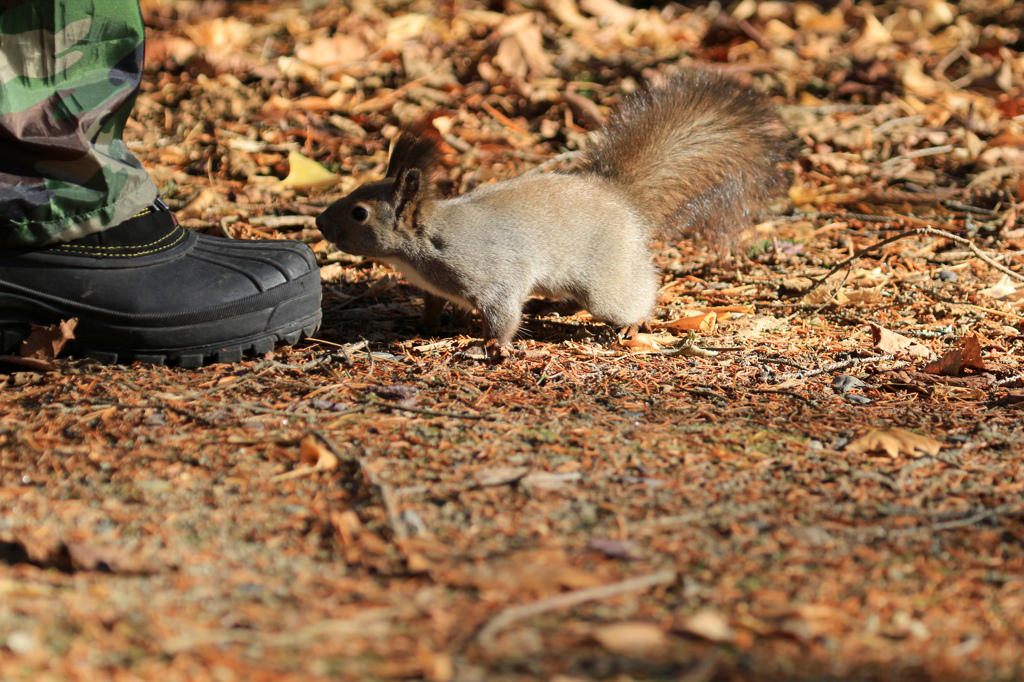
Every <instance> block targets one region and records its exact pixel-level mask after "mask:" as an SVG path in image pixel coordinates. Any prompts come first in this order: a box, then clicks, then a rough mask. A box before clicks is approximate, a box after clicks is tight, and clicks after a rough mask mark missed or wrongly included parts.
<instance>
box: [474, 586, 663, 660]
mask: <svg viewBox="0 0 1024 682" xmlns="http://www.w3.org/2000/svg"><path fill="white" fill-rule="evenodd" d="M676 577H677V574H676V572H675V571H660V572H658V573H651V574H650V575H642V576H639V577H636V578H629V579H628V580H623V581H621V582H617V583H612V584H611V585H602V586H600V587H590V588H587V589H584V590H575V591H573V592H567V593H565V594H559V595H556V596H554V597H550V598H548V599H541V600H540V601H535V602H533V603H532V604H523V605H522V606H511V607H509V608H507V609H505V610H504V611H502V612H501V613H499V614H498V615H497V616H495V617H494V618H492V619H491V620H490V621H489V622H488V623H487V624H486V625H484V626H483V628H481V630H480V632H479V633H478V634H477V642H478V643H479V644H480V645H481V646H483V647H485V648H489V647H491V646H492V645H493V644H494V639H495V637H496V636H497V634H498V633H499V632H501V631H502V630H504V629H505V628H507V627H508V626H509V625H512V624H513V623H515V622H517V621H520V620H523V619H524V618H531V617H533V616H539V615H540V614H542V613H547V612H548V611H555V610H557V609H564V608H569V607H572V606H577V605H579V604H582V603H584V602H588V601H597V600H599V599H609V598H611V597H617V596H619V595H621V594H628V593H630V592H641V591H644V590H647V589H649V588H651V587H655V586H656V585H670V584H672V583H674V582H675V581H676Z"/></svg>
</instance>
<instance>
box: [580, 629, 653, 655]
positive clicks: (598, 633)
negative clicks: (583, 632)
mask: <svg viewBox="0 0 1024 682" xmlns="http://www.w3.org/2000/svg"><path fill="white" fill-rule="evenodd" d="M590 635H591V636H592V637H593V638H594V639H596V640H597V642H598V644H600V645H601V646H603V647H604V648H605V649H607V650H608V651H610V652H612V653H613V654H624V655H632V656H635V655H640V654H644V653H647V652H650V651H652V650H654V649H657V648H659V647H661V646H664V644H665V633H664V632H662V630H661V628H659V627H658V626H657V625H654V624H653V623H640V622H624V623H612V624H610V625H602V626H601V627H599V628H596V629H594V631H593V632H591V633H590Z"/></svg>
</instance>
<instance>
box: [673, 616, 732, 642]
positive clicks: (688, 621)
mask: <svg viewBox="0 0 1024 682" xmlns="http://www.w3.org/2000/svg"><path fill="white" fill-rule="evenodd" d="M675 629H676V630H680V631H682V632H685V633H687V634H690V635H693V636H695V637H700V638H701V639H706V640H708V641H709V642H716V643H718V644H728V643H730V642H732V641H733V640H735V638H736V632H735V631H734V630H733V629H732V627H731V626H730V625H729V621H728V620H727V619H726V618H725V616H724V615H722V613H721V612H719V611H716V610H714V609H701V610H700V611H698V612H697V613H694V614H693V615H690V616H687V617H685V618H683V619H682V620H681V621H680V622H679V624H678V625H677V626H676V627H675Z"/></svg>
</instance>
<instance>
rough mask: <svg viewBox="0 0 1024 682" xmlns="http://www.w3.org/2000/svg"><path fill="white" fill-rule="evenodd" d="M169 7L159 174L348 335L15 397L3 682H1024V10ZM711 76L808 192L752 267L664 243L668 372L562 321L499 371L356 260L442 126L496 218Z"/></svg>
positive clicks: (795, 185) (770, 227) (532, 336)
mask: <svg viewBox="0 0 1024 682" xmlns="http://www.w3.org/2000/svg"><path fill="white" fill-rule="evenodd" d="M143 5H144V12H145V16H146V19H147V23H148V25H149V26H150V27H151V32H150V41H149V44H148V46H147V55H148V72H147V76H146V80H145V83H144V86H143V91H142V94H141V96H140V98H139V101H138V105H137V107H136V116H135V119H134V120H133V121H132V122H131V123H130V126H129V129H128V131H127V136H128V139H129V140H130V144H131V148H132V149H133V150H134V151H135V152H136V153H137V154H138V156H139V157H140V158H141V159H142V160H143V161H144V163H145V164H146V165H147V167H148V168H149V170H150V171H151V173H152V176H153V177H154V179H155V180H156V181H157V182H158V184H159V185H160V187H161V190H162V192H163V194H164V196H165V197H166V199H167V201H168V203H170V204H171V205H172V206H173V207H174V208H175V209H177V210H178V212H179V216H180V217H181V218H182V220H183V222H186V223H187V224H188V225H189V226H190V227H193V228H195V229H201V230H205V231H207V232H210V233H215V234H227V235H229V236H232V237H235V238H259V237H270V238H289V239H302V240H305V241H307V242H308V243H310V244H311V245H312V246H313V247H314V248H315V249H316V250H317V252H318V254H319V256H320V257H321V258H322V263H323V266H324V267H323V278H324V325H323V329H322V330H321V332H320V333H319V335H318V339H317V340H313V341H309V342H303V343H301V344H300V345H299V346H298V347H297V348H294V349H279V350H278V351H276V352H274V353H271V354H269V355H267V356H266V357H262V358H253V359H250V360H248V361H246V362H242V363H240V364H237V365H214V366H211V367H207V368H204V369H201V370H181V369H175V368H163V367H153V366H144V365H135V366H128V367H104V366H100V365H97V364H94V363H91V362H89V361H83V360H74V359H65V358H63V357H60V358H58V359H57V360H55V361H47V360H46V359H45V358H42V359H40V358H39V357H37V359H36V360H35V361H34V366H27V364H25V363H22V364H14V363H10V362H8V363H5V364H3V365H0V382H2V392H0V458H2V459H0V462H2V464H0V595H2V598H0V678H3V679H5V680H101V679H115V680H119V681H120V680H124V681H127V680H216V681H217V682H223V681H229V680H315V679H350V680H357V679H358V680H367V679H396V678H405V679H426V680H434V681H444V680H466V681H471V680H517V679H545V680H560V681H561V682H569V681H570V680H592V679H593V680H596V679H605V680H684V681H686V682H698V681H702V682H706V681H711V680H719V681H723V682H724V681H727V680H1015V679H1021V678H1024V648H1022V646H1021V642H1022V640H1024V516H1022V511H1021V510H1022V491H1024V466H1022V462H1021V454H1022V452H1024V446H1022V442H1024V425H1022V415H1024V413H1022V405H1024V389H1022V384H1021V376H1022V372H1024V368H1022V365H1021V350H1022V347H1024V343H1022V342H1024V338H1022V329H1024V326H1022V325H1024V317H1022V311H1021V303H1020V302H1021V300H1022V297H1024V288H1022V273H1024V269H1022V267H1021V263H1022V261H1021V250H1022V249H1024V220H1022V219H1021V217H1020V215H1019V212H1020V211H1021V209H1022V208H1024V204H1022V203H1021V202H1022V199H1024V132H1022V124H1024V35H1022V33H1021V29H1020V28H1019V27H1020V26H1021V24H1022V21H1024V13H1022V8H1021V5H1020V4H1019V3H1017V4H1014V3H1012V2H1003V1H1001V0H999V1H992V0H985V1H982V0H974V1H973V2H962V3H959V5H956V4H952V3H944V2H941V1H934V0H916V1H914V2H899V3H897V2H888V3H878V4H877V5H876V6H869V5H867V4H858V5H856V6H854V5H853V4H852V3H848V2H844V3H840V5H839V6H838V7H836V8H834V9H827V8H823V7H821V6H817V5H814V4H813V3H796V4H791V3H782V2H771V3H753V2H748V1H747V0H744V2H741V3H740V4H739V5H738V6H731V7H730V8H729V11H728V12H726V11H724V10H722V9H720V8H718V6H717V5H713V6H702V5H699V4H697V3H686V4H685V5H677V4H673V3H667V4H662V3H658V4H656V5H655V6H654V7H653V8H651V9H633V8H628V7H624V6H622V5H618V4H616V3H614V2H612V0H580V1H579V3H578V4H577V2H576V0H549V1H548V2H532V1H526V0H523V1H522V2H519V3H517V2H512V1H511V0H510V1H508V2H504V3H501V2H495V3H479V4H478V3H474V2H469V1H468V0H467V1H463V0H455V1H453V2H445V3H431V2H391V3H380V4H376V3H369V2H362V3H359V2H357V3H352V6H351V7H347V6H346V5H347V3H346V4H345V5H343V4H342V3H330V2H328V3H324V2H307V3H303V4H301V5H300V4H299V3H293V2H287V3H277V2H254V3H234V4H232V3H226V2H194V1H186V0H167V1H165V2H161V1H158V0H147V1H146V2H144V3H143ZM687 63H709V64H713V65H715V66H717V67H720V68H723V69H725V70H727V71H729V72H732V73H734V74H735V75H736V77H737V78H740V79H741V80H744V81H746V82H751V83H753V84H755V85H756V86H757V87H759V88H762V89H763V90H765V91H766V92H767V93H768V94H769V96H770V97H772V99H773V101H774V102H775V103H776V104H777V105H778V106H779V108H780V111H781V113H782V115H783V117H784V118H785V120H786V122H787V124H788V125H789V126H790V127H791V128H792V130H793V131H794V140H795V141H794V144H793V153H792V159H791V161H790V162H789V163H788V170H789V172H790V173H791V175H792V178H793V180H792V188H791V190H790V193H789V196H788V197H787V198H785V199H784V200H783V201H781V202H780V205H779V206H778V207H777V208H778V212H779V213H778V217H776V218H775V219H774V220H771V221H769V222H767V223H765V224H762V225H760V226H758V227H757V229H756V230H753V231H752V233H751V239H750V241H749V244H750V247H749V250H746V251H745V252H744V253H741V254H739V255H738V256H737V257H735V258H734V259H733V260H731V261H724V262H723V261H720V260H714V259H712V258H711V257H709V256H708V255H706V254H704V253H702V252H701V251H700V250H699V249H697V248H695V247H693V246H691V245H687V244H682V245H658V250H657V259H658V262H659V264H660V265H661V266H662V267H663V270H664V273H665V275H664V288H663V290H662V297H661V301H660V305H659V308H658V310H657V313H656V318H655V319H654V320H653V325H652V327H653V329H652V333H651V334H649V335H647V336H641V337H640V338H639V339H637V340H636V341H633V342H631V343H629V344H627V345H625V346H623V345H620V344H617V343H616V340H615V336H614V334H612V333H610V331H609V330H607V329H605V328H604V327H603V326H602V325H599V324H596V323H594V322H592V321H590V320H589V319H588V318H587V316H586V315H585V314H578V315H574V316H571V317H565V316H563V317H559V316H558V315H557V314H553V313H550V312H548V313H546V314H544V313H542V314H538V315H532V316H528V317H527V318H526V321H525V325H524V329H525V333H524V335H523V336H522V338H521V339H520V340H519V341H517V343H516V353H515V357H513V358H512V359H511V360H508V361H506V362H504V363H501V364H492V363H490V362H487V361H486V360H485V359H483V358H482V355H481V352H480V343H481V342H480V338H479V334H480V330H479V326H478V322H476V321H475V320H468V321H466V320H460V319H448V318H446V319H445V323H444V326H442V327H441V328H440V329H438V330H435V331H433V332H430V333H424V332H422V331H420V330H418V329H417V327H416V324H415V323H416V318H417V315H418V312H419V308H420V300H419V296H418V294H417V293H416V291H415V290H414V289H412V288H411V287H409V286H408V285H407V284H405V283H403V282H401V281H399V280H397V279H396V278H395V276H394V274H393V273H391V272H390V271H388V270H387V269H386V268H384V267H382V266H379V265H375V264H373V263H369V262H361V261H360V260H358V259H352V258H349V257H347V256H346V255H345V254H341V253H337V252H336V251H334V250H332V248H331V247H330V246H329V245H328V244H326V243H325V242H323V241H322V240H321V238H320V236H319V233H318V232H317V231H316V230H315V226H314V225H313V217H314V216H315V215H316V214H317V213H318V212H319V211H320V210H322V208H323V207H324V206H326V205H327V204H328V203H329V202H330V201H332V200H334V199H336V198H337V197H339V196H341V195H342V194H344V193H345V192H346V191H348V190H349V189H351V187H353V186H354V185H355V184H357V183H358V182H361V181H363V180H365V179H368V178H372V177H377V176H379V174H380V173H381V172H382V171H383V168H384V165H385V163H386V156H387V145H388V139H389V138H391V137H393V136H394V134H395V133H396V131H397V130H399V129H400V127H401V126H402V125H407V124H409V123H411V122H413V121H415V120H417V119H419V118H420V117H422V116H424V115H425V114H427V113H430V112H435V111H437V112H440V114H441V116H440V118H438V119H436V120H435V125H437V126H438V127H439V129H440V130H441V132H442V133H444V135H445V139H446V141H447V142H448V144H449V147H450V149H449V152H450V153H449V154H448V156H447V157H446V164H447V166H448V168H449V177H450V181H449V182H448V183H447V184H448V186H447V187H445V190H446V191H449V192H453V193H455V192H461V191H465V190H466V189H469V188H472V187H475V186H477V185H479V184H481V183H484V182H489V181H491V180H493V179H495V178H503V177H507V176H510V175H514V174H517V173H520V172H522V171H524V170H526V169H529V168H532V167H535V166H537V165H539V164H541V163H543V162H545V161H547V160H549V159H552V158H554V157H556V156H557V155H559V154H562V153H565V152H571V151H573V150H575V149H577V148H578V147H579V145H580V144H581V142H582V141H583V139H584V136H585V132H586V131H587V130H590V129H592V128H593V127H594V126H595V125H596V124H597V123H598V122H599V121H600V120H602V119H604V117H605V116H606V115H607V113H608V111H609V107H610V106H611V105H613V104H614V102H615V101H616V99H617V98H618V97H619V95H620V93H622V92H624V91H629V90H633V89H635V88H636V87H637V86H638V84H639V83H642V82H643V81H645V80H649V79H657V77H658V75H659V74H664V73H669V72H671V70H672V69H673V68H676V67H677V66H678V65H679V64H687ZM569 157H571V154H570V155H567V158H566V159H565V160H564V161H563V162H564V163H571V158H569ZM307 162H315V165H314V164H312V163H307ZM325 178H326V179H327V180H329V182H326V183H324V182H323V181H324V179H325ZM886 240H889V241H886ZM834 265H843V267H842V268H840V269H839V270H838V271H837V272H835V273H833V274H831V276H830V277H829V278H828V279H827V280H826V281H825V282H824V283H822V284H821V285H820V286H817V287H816V288H813V283H814V282H816V281H818V280H820V279H821V278H823V277H824V276H825V275H828V274H829V271H830V270H831V269H832V267H833V266H834ZM694 328H696V329H694ZM691 330H693V331H691ZM40 352H42V351H40ZM40 357H41V356H40ZM27 362H28V361H27ZM28 364H33V362H28Z"/></svg>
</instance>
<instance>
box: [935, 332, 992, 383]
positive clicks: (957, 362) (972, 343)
mask: <svg viewBox="0 0 1024 682" xmlns="http://www.w3.org/2000/svg"><path fill="white" fill-rule="evenodd" d="M967 367H969V368H971V369H976V370H979V371H985V362H984V361H983V360H982V359H981V342H980V341H978V337H977V335H974V334H972V335H971V336H965V337H964V339H963V343H962V344H961V346H960V347H959V348H954V349H953V350H951V351H947V352H946V353H943V355H942V357H940V358H938V359H937V360H933V361H932V362H929V363H928V364H927V365H925V366H924V369H923V371H924V372H927V373H928V374H941V375H943V376H948V377H957V376H960V370H961V369H963V368H967Z"/></svg>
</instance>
